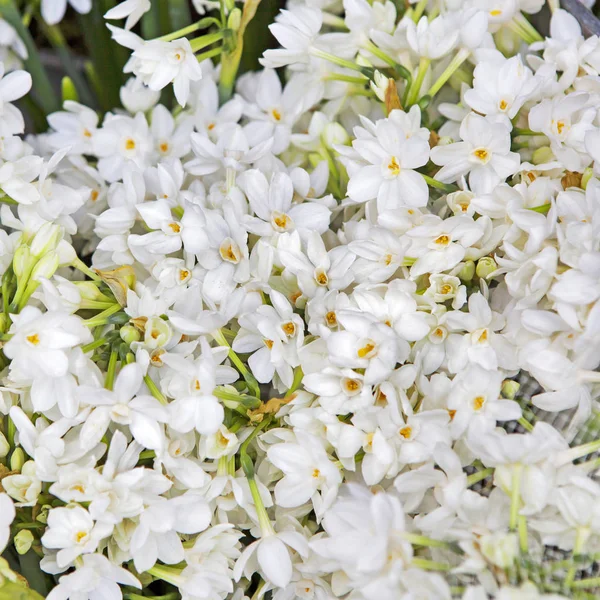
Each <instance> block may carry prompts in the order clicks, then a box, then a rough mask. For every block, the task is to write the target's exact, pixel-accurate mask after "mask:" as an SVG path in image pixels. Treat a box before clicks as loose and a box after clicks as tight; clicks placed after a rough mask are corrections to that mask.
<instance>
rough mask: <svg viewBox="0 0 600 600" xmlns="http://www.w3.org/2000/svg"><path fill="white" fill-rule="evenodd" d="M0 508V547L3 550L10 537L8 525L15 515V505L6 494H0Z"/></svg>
mask: <svg viewBox="0 0 600 600" xmlns="http://www.w3.org/2000/svg"><path fill="white" fill-rule="evenodd" d="M0 508H1V509H2V510H1V511H0V514H1V515H2V522H1V523H0V549H1V550H2V551H3V552H4V549H5V548H6V545H7V544H8V541H9V539H10V525H11V523H12V522H13V520H14V518H15V515H16V511H15V505H14V504H13V501H12V500H11V499H10V497H9V496H8V494H4V493H2V494H0Z"/></svg>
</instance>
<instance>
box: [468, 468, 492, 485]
mask: <svg viewBox="0 0 600 600" xmlns="http://www.w3.org/2000/svg"><path fill="white" fill-rule="evenodd" d="M493 472H494V469H493V468H492V467H489V468H487V469H482V470H481V471H478V472H477V473H473V474H471V475H469V476H468V477H467V487H471V486H472V485H475V484H476V483H479V482H480V481H483V480H484V479H485V478H486V477H489V476H490V475H491V474H492V473H493Z"/></svg>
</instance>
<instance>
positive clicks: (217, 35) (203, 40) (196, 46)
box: [190, 31, 223, 52]
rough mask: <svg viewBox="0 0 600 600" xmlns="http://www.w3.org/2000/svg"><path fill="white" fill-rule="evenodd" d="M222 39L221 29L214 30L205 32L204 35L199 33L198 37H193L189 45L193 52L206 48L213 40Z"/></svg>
mask: <svg viewBox="0 0 600 600" xmlns="http://www.w3.org/2000/svg"><path fill="white" fill-rule="evenodd" d="M222 39H223V31H215V32H214V33H207V34H206V35H201V36H200V37H197V38H194V39H193V40H191V41H190V45H191V47H192V50H193V51H194V52H197V51H198V50H202V48H206V47H207V46H210V45H211V44H214V43H215V42H218V41H219V40H222Z"/></svg>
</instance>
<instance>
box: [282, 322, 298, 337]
mask: <svg viewBox="0 0 600 600" xmlns="http://www.w3.org/2000/svg"><path fill="white" fill-rule="evenodd" d="M281 329H283V333H285V335H287V336H288V337H292V336H293V335H294V334H295V333H296V325H294V323H292V322H291V321H288V322H287V323H284V324H283V325H282V326H281Z"/></svg>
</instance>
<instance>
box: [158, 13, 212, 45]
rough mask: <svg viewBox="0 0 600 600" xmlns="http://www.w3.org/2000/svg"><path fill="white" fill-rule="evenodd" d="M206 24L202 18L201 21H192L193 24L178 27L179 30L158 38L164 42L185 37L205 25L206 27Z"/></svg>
mask: <svg viewBox="0 0 600 600" xmlns="http://www.w3.org/2000/svg"><path fill="white" fill-rule="evenodd" d="M205 25H206V24H205V22H204V19H202V20H201V21H197V22H196V23H192V24H191V25H188V26H187V27H183V28H181V29H178V30H177V31H174V32H173V33H168V34H167V35H163V36H161V37H159V38H158V39H159V40H161V41H162V42H172V41H173V40H177V39H179V38H182V37H185V36H186V35H189V34H190V33H194V32H195V31H198V30H199V29H202V28H203V27H205Z"/></svg>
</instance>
